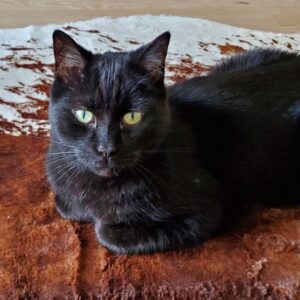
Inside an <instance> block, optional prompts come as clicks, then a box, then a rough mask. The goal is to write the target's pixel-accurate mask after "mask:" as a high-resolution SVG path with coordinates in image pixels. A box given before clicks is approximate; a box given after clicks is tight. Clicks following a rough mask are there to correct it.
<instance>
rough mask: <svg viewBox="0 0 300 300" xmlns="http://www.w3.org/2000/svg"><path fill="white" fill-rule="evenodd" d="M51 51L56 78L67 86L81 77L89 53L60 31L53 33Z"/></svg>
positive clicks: (90, 54) (89, 55)
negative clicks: (52, 52)
mask: <svg viewBox="0 0 300 300" xmlns="http://www.w3.org/2000/svg"><path fill="white" fill-rule="evenodd" d="M53 51H54V58H55V77H56V78H58V79H60V80H61V81H63V82H64V83H66V84H68V83H72V82H76V81H78V80H80V79H81V78H82V77H83V70H84V68H85V67H86V65H87V63H88V61H89V59H90V58H91V56H92V53H91V52H89V51H87V50H85V49H84V48H83V47H81V46H80V45H78V44H77V43H76V42H75V41H74V40H73V39H72V38H71V37H70V36H68V35H67V34H66V33H64V32H63V31H60V30H55V31H54V32H53Z"/></svg>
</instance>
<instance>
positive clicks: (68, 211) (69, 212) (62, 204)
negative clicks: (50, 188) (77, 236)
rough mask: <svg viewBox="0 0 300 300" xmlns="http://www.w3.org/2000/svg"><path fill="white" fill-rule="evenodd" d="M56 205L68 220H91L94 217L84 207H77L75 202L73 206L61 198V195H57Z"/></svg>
mask: <svg viewBox="0 0 300 300" xmlns="http://www.w3.org/2000/svg"><path fill="white" fill-rule="evenodd" d="M55 207H56V210H57V211H58V213H59V214H60V215H61V216H62V217H63V218H64V219H67V220H72V221H84V222H91V221H92V218H90V217H89V216H88V214H87V212H86V211H84V210H83V209H79V208H78V207H75V206H74V204H73V206H71V205H70V204H68V202H67V201H64V200H62V199H61V197H60V196H58V195H56V196H55Z"/></svg>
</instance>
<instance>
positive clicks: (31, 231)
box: [0, 17, 300, 300]
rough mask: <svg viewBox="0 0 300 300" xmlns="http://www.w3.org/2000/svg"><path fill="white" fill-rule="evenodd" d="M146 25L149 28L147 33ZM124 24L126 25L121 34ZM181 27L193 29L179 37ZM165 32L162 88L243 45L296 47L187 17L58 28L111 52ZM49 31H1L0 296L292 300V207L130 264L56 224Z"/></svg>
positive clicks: (299, 295) (298, 274) (296, 221)
mask: <svg viewBox="0 0 300 300" xmlns="http://www.w3.org/2000/svg"><path fill="white" fill-rule="evenodd" d="M148 18H150V17H148ZM146 21H147V22H151V23H152V24H156V25H155V26H153V27H151V30H149V29H148V31H145V28H147V24H148V23H147V22H146ZM101 22H102V23H101ZM118 22H119V23H118ZM120 22H121V23H120ZM122 22H129V23H130V24H129V25H130V26H129V25H128V27H127V28H125V29H126V34H125V33H123V32H122V30H124V31H125V29H122V28H124V27H125V26H121V25H123V23H122ZM180 22H182V23H180ZM185 22H187V23H185ZM188 22H192V23H193V25H194V28H197V29H198V28H199V31H197V30H195V31H194V32H193V34H192V33H191V34H189V35H186V34H185V35H184V34H183V32H184V30H185V28H188V27H189V26H188V24H189V23H188ZM104 23H105V24H106V27H105V26H104V25H105V24H104ZM141 24H143V26H145V27H143V26H142V25H141ZM163 24H164V25H163ZM185 26H186V27H185ZM201 26H204V28H205V29H206V30H205V31H204V30H200V29H201ZM168 27H171V29H172V32H174V34H173V40H172V44H171V47H170V55H169V56H168V63H167V70H168V72H167V76H168V78H167V82H168V83H172V82H175V81H179V80H183V79H184V78H187V77H190V76H193V75H197V74H203V73H205V71H207V70H208V69H209V68H211V66H212V65H213V64H214V63H215V62H216V61H218V60H220V59H222V58H224V57H226V56H228V55H230V54H233V53H236V52H241V51H244V49H248V48H249V47H253V46H271V47H280V48H283V49H289V50H291V49H292V50H299V47H300V38H299V35H275V34H267V33H260V32H253V31H244V30H241V29H238V28H232V27H227V26H224V25H220V24H215V23H206V22H203V21H201V20H199V21H196V20H191V19H184V20H183V19H182V20H181V21H180V20H179V19H172V18H171V19H168V18H165V19H162V18H158V19H156V20H154V19H152V20H149V19H147V18H146V19H145V18H140V19H139V18H136V19H135V18H131V19H128V20H127V19H123V21H111V20H108V19H105V20H100V21H95V22H90V23H77V24H69V25H65V26H64V29H65V30H66V31H67V32H69V33H70V34H72V36H74V37H75V38H76V39H77V40H79V41H81V42H83V43H85V44H86V45H87V46H88V47H89V46H90V47H89V48H90V49H97V50H100V51H104V50H107V49H111V50H115V51H120V49H128V48H130V47H137V46H138V45H139V44H140V43H143V42H145V41H147V40H150V39H151V38H152V37H154V36H155V35H156V34H157V33H158V31H159V30H161V29H167V28H168ZM52 30H53V27H43V28H27V29H26V30H19V31H0V44H1V51H0V78H1V80H0V157H1V159H0V224H1V226H0V237H1V238H0V299H53V298H55V299H74V298H77V299H80V298H82V299H87V298H92V297H94V298H99V299H296V300H297V299H300V208H299V207H291V208H285V209H279V208H268V209H267V208H258V209H257V211H256V212H253V213H251V214H249V216H247V218H246V219H244V220H243V221H241V222H240V223H239V224H237V225H236V227H235V229H233V230H232V231H231V232H228V233H226V234H225V235H223V236H219V237H216V238H213V239H210V240H208V241H206V242H205V243H204V244H203V245H202V246H199V247H196V248H192V249H185V250H182V251H178V252H169V253H165V254H155V255H149V256H130V257H126V256H117V255H113V254H111V253H110V252H109V251H107V250H106V249H104V248H103V247H101V246H99V245H98V243H97V241H96V239H95V235H94V231H93V228H92V226H91V225H89V224H79V223H75V222H70V221H65V220H63V219H61V218H60V217H59V216H58V214H57V213H56V211H55V209H54V207H53V194H52V193H51V192H50V190H49V187H48V185H47V181H46V177H45V173H44V168H43V157H44V153H45V151H46V148H47V144H48V131H49V127H48V123H47V121H46V118H47V107H48V101H47V100H48V96H49V84H50V82H51V80H52V79H51V78H52V67H53V58H52V56H51V45H50V42H51V34H50V33H51V31H52ZM139 30H140V31H141V32H144V34H143V36H141V35H140V33H139ZM180 30H181V31H180ZM183 38H185V39H186V40H185V41H184V42H183V41H182V40H183ZM89 41H90V43H89Z"/></svg>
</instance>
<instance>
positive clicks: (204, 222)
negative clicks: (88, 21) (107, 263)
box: [47, 33, 300, 254]
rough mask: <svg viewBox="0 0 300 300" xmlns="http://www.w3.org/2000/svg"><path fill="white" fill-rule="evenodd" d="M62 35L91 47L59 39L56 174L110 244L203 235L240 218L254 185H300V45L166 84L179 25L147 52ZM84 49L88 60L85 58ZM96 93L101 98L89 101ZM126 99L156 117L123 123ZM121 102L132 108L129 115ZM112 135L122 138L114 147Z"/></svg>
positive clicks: (145, 247)
mask: <svg viewBox="0 0 300 300" xmlns="http://www.w3.org/2000/svg"><path fill="white" fill-rule="evenodd" d="M57 36H58V37H56V40H57V41H56V43H55V46H56V47H57V48H59V47H61V45H63V44H64V43H65V44H67V45H68V47H67V50H68V51H70V49H71V52H72V51H75V50H76V51H77V52H78V53H80V55H78V53H77V52H76V53H75V54H74V52H73V53H72V54H73V55H75V56H76V55H77V56H76V59H75V60H74V61H75V62H76V65H75V64H74V65H72V61H71V62H70V61H68V63H65V62H64V59H66V58H64V57H62V56H63V55H64V54H65V53H66V51H67V50H66V49H65V48H63V49H64V50H63V51H62V50H61V49H60V48H59V49H56V50H55V51H56V62H57V66H56V70H57V72H56V77H57V79H56V81H55V83H54V85H53V88H52V102H51V106H50V115H51V118H50V119H51V123H52V140H53V142H52V143H51V145H50V147H49V152H48V155H47V171H48V177H49V181H50V183H51V186H52V188H53V190H54V191H55V193H56V205H57V208H58V210H59V212H60V213H61V215H62V216H63V217H66V218H69V219H73V220H83V221H91V222H94V223H95V230H96V235H97V238H98V240H99V241H100V243H101V244H103V245H104V246H106V247H107V248H109V249H111V250H112V251H114V252H117V253H123V254H125V253H148V252H154V251H164V250H170V249H177V248H181V247H184V246H189V245H193V244H198V243H200V242H201V241H202V240H203V239H206V238H208V237H209V236H211V235H213V234H215V233H216V232H217V231H218V230H220V229H221V228H222V225H224V222H225V220H226V219H232V218H236V215H235V214H234V213H233V211H239V209H240V208H241V207H242V206H243V204H244V203H245V202H246V201H244V200H245V199H246V196H250V198H251V197H255V196H257V197H270V198H273V197H274V196H284V197H287V198H289V197H292V196H295V197H297V195H296V194H293V193H294V192H297V188H298V186H297V178H299V177H297V175H298V173H299V171H298V170H299V168H298V166H299V159H298V157H297V151H298V150H299V145H298V139H297V137H298V135H299V132H298V131H299V129H298V127H299V125H298V116H300V102H299V100H300V84H299V83H298V81H297V80H298V74H299V71H300V58H298V57H297V56H296V55H295V54H286V53H281V52H278V51H274V52H272V51H270V50H262V51H256V52H255V51H254V52H250V53H248V54H245V55H244V56H239V57H238V58H236V59H234V58H233V60H232V61H229V62H227V63H226V62H225V63H224V64H223V65H220V66H218V67H217V68H216V69H215V71H214V72H212V73H211V74H210V75H208V76H207V77H198V78H194V79H191V80H188V81H186V82H183V83H181V84H178V85H175V86H171V87H169V88H168V91H167V94H166V91H165V89H164V86H163V73H159V72H158V73H157V70H158V67H160V69H161V70H163V66H164V57H165V54H166V48H167V44H168V36H167V35H162V36H160V37H159V38H158V39H156V40H155V41H154V42H152V43H151V44H149V45H148V46H147V47H144V48H142V51H140V53H139V54H138V59H137V58H136V57H135V55H136V54H135V53H133V54H130V55H133V58H132V57H131V56H130V55H128V54H125V56H124V55H123V56H118V55H116V56H113V55H111V54H107V55H105V54H104V55H103V56H101V57H100V56H98V57H95V56H94V57H93V56H91V54H90V53H86V52H84V50H82V49H81V48H77V47H78V45H76V44H73V42H72V41H70V40H69V38H67V37H65V36H64V35H61V33H58V34H57ZM62 41H64V43H62ZM57 44H58V46H57ZM72 49H73V50H72ZM74 49H75V50H74ZM152 50H155V51H152ZM158 50H159V51H158ZM82 51H83V52H82ZM137 51H139V50H137ZM60 53H62V56H60ZM82 53H83V54H82ZM137 53H138V52H137ZM159 54H160V56H159ZM121 55H122V54H121ZM126 55H127V56H126ZM129 56H130V58H128V57H129ZM158 56H159V57H158ZM69 57H70V55H69V56H68V57H67V59H69ZM82 57H85V58H84V59H86V60H87V61H88V63H87V62H84V63H83V64H85V65H84V67H82V68H81V69H80V70H77V69H78V65H79V66H80V59H81V58H82ZM132 60H134V62H135V63H134V66H132V65H131V63H132ZM136 61H138V62H139V63H141V64H142V65H141V66H142V68H139V67H140V65H137V63H136ZM78 62H79V63H78ZM104 62H108V63H107V65H105V63H104ZM60 65H62V67H61V66H60ZM70 65H71V66H72V68H71V67H70ZM95 65H96V66H97V69H95ZM76 66H77V69H76ZM99 66H100V67H99ZM101 67H102V69H101ZM132 72H133V73H132ZM135 72H136V74H135ZM153 72H154V73H153ZM103 73H104V75H103V76H102V75H101V74H103ZM78 74H84V76H79V75H78ZM99 74H100V75H99ZM124 74H125V75H126V76H124ZM139 76H140V77H139ZM149 76H150V77H149ZM76 78H77V79H76ZM124 78H127V79H124ZM145 78H146V79H147V80H149V81H147V80H146V82H145ZM140 82H142V86H140V85H139V83H140ZM136 83H138V84H136ZM130 84H132V85H130ZM99 86H100V88H98V87H99ZM137 86H138V87H139V89H140V90H137V91H136V95H133V96H132V98H130V97H131V96H130V97H129V96H128V95H132V93H130V91H132V90H133V89H134V88H136V87H137ZM87 87H88V88H87ZM126 91H129V93H126ZM89 93H90V96H91V95H92V96H93V97H89V99H90V100H89V101H90V102H91V103H90V104H86V103H84V104H83V100H85V102H88V101H87V100H86V99H87V95H88V94H89ZM133 94H134V93H133ZM78 95H81V98H79V97H78ZM137 95H138V96H137ZM97 97H98V98H97ZM128 97H129V98H130V99H128ZM84 98H85V99H84ZM91 98H92V99H91ZM118 99H123V100H122V103H123V102H124V103H126V102H127V101H129V103H131V102H133V103H135V104H132V105H133V106H134V105H135V106H134V108H133V109H132V110H135V111H136V110H141V111H143V115H144V116H143V118H144V119H143V121H141V122H144V123H139V125H135V126H133V127H132V126H130V127H128V128H123V127H122V126H123V125H119V124H120V121H119V120H121V116H122V115H123V114H125V113H126V112H127V111H128V110H129V111H130V108H128V105H129V104H128V103H127V104H126V105H127V108H125V109H124V111H123V108H121V106H122V105H123V104H124V103H123V104H122V105H121V104H120V103H118ZM106 101H107V102H106ZM95 102H96V103H97V105H98V106H97V105H96V104H95ZM99 102H100V104H99ZM112 103H114V104H112ZM88 105H90V106H88ZM124 105H125V104H124ZM126 105H125V106H126ZM87 106H88V108H89V109H90V110H92V112H93V114H94V119H95V123H92V122H90V123H89V124H88V125H86V124H84V125H81V124H79V123H78V122H77V121H76V120H74V118H73V117H72V113H71V111H73V110H74V107H84V108H86V107H87ZM95 106H96V107H95ZM129 106H130V105H129ZM104 107H105V109H104ZM116 107H118V109H115V108H116ZM114 110H117V111H118V112H119V111H120V110H121V111H122V113H121V114H120V116H119V117H116V114H115V113H114V112H113V111H114ZM148 115H149V117H147V116H148ZM108 116H109V117H108ZM61 118H64V120H61ZM147 118H148V119H147ZM108 119H109V120H110V121H108ZM105 122H107V123H105ZM105 124H107V125H105ZM114 126H116V127H115V128H114ZM143 126H144V127H143ZM119 127H120V128H121V129H120V128H119ZM110 139H112V141H111V140H110ZM96 141H98V142H96ZM99 141H100V142H99ZM103 141H105V143H106V144H105V147H108V145H110V147H111V149H113V150H109V151H110V152H107V151H108V150H107V148H106V150H105V151H106V152H105V153H104V152H103V147H104V146H103V145H102V144H103ZM108 141H110V143H111V144H110V143H109V142H108ZM99 144H100V146H101V147H102V148H101V151H99ZM94 146H95V147H96V146H97V147H98V148H97V147H96V148H97V149H98V150H97V151H98V152H97V151H96V150H92V148H93V147H94ZM116 149H117V150H116ZM92 151H93V152H92ZM95 152H97V153H98V154H99V153H100V154H101V155H100V156H101V159H99V160H98V158H97V156H96V155H95ZM56 153H57V155H59V156H60V158H58V159H53V157H55V155H56ZM59 153H60V154H59ZM112 153H113V154H112ZM104 154H105V155H104ZM107 156H109V158H107ZM104 157H105V158H104ZM119 157H120V158H119ZM118 158H119V160H118ZM113 160H114V161H113ZM103 161H104V162H103ZM109 163H111V164H112V166H113V167H111V168H110V167H107V165H109ZM99 165H100V168H99ZM95 166H97V167H95ZM287 190H288V191H289V192H290V193H288V192H287ZM244 198H245V199H244Z"/></svg>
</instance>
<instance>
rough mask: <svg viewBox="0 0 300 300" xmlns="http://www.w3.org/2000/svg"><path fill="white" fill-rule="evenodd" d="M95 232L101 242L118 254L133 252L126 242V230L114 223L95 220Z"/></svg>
mask: <svg viewBox="0 0 300 300" xmlns="http://www.w3.org/2000/svg"><path fill="white" fill-rule="evenodd" d="M95 232H96V237H97V240H98V241H99V243H100V244H101V245H102V246H104V247H105V248H107V249H109V250H111V251H112V252H114V253H116V254H133V253H134V252H133V251H132V249H131V251H130V249H129V247H128V241H127V242H126V232H124V230H121V229H120V228H114V226H113V225H107V224H103V223H102V222H101V221H100V220H96V221H95ZM126 244H127V245H126Z"/></svg>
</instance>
